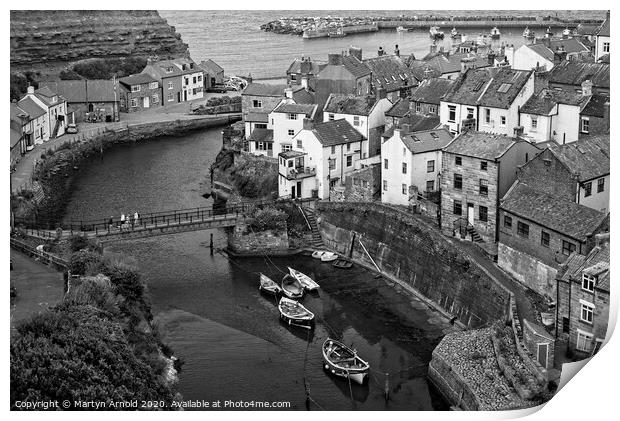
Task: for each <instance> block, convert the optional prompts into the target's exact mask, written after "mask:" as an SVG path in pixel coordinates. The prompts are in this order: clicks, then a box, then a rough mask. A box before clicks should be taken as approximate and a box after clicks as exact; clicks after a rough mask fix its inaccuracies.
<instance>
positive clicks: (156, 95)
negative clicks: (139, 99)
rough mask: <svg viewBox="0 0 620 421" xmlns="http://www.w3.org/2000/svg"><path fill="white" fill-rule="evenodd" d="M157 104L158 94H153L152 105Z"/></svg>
mask: <svg viewBox="0 0 620 421" xmlns="http://www.w3.org/2000/svg"><path fill="white" fill-rule="evenodd" d="M158 102H159V94H153V103H154V104H156V103H158Z"/></svg>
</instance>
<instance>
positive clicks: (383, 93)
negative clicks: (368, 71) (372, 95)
mask: <svg viewBox="0 0 620 421" xmlns="http://www.w3.org/2000/svg"><path fill="white" fill-rule="evenodd" d="M376 98H377V101H378V100H380V99H383V98H387V92H386V91H385V88H377V91H376Z"/></svg>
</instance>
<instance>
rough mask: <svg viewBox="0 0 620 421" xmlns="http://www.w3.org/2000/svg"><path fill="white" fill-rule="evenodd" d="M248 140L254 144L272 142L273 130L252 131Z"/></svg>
mask: <svg viewBox="0 0 620 421" xmlns="http://www.w3.org/2000/svg"><path fill="white" fill-rule="evenodd" d="M248 140H253V141H255V142H273V130H272V129H254V130H252V133H251V134H250V137H249V138H248Z"/></svg>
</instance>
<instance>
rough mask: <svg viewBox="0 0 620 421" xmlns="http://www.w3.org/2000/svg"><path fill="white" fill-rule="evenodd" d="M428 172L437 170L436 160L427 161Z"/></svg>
mask: <svg viewBox="0 0 620 421" xmlns="http://www.w3.org/2000/svg"><path fill="white" fill-rule="evenodd" d="M426 172H435V160H434V159H431V160H430V161H426Z"/></svg>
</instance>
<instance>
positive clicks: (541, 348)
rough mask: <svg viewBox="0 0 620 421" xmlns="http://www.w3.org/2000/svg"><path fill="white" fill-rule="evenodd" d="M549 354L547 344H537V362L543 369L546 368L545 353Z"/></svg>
mask: <svg viewBox="0 0 620 421" xmlns="http://www.w3.org/2000/svg"><path fill="white" fill-rule="evenodd" d="M548 352H549V344H538V356H537V358H536V359H537V360H538V362H539V363H540V365H542V366H543V367H544V368H547V353H548Z"/></svg>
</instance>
